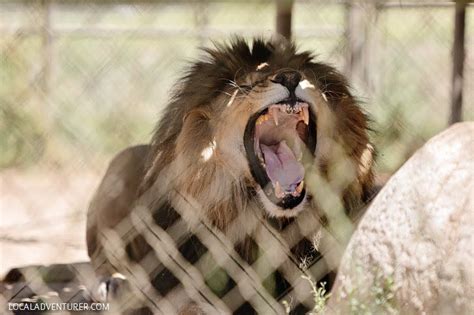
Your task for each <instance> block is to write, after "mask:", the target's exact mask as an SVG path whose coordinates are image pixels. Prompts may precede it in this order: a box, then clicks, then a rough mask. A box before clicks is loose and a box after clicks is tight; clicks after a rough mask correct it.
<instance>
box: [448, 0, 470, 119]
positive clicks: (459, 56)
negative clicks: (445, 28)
mask: <svg viewBox="0 0 474 315" xmlns="http://www.w3.org/2000/svg"><path fill="white" fill-rule="evenodd" d="M466 4H467V1H466V0H458V1H456V13H455V17H454V43H453V76H452V81H451V84H452V85H451V117H450V118H449V124H454V123H456V122H459V121H461V119H462V94H463V83H464V80H463V71H464V56H465V51H464V49H465V48H464V38H465V33H466Z"/></svg>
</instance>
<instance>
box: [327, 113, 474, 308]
mask: <svg viewBox="0 0 474 315" xmlns="http://www.w3.org/2000/svg"><path fill="white" fill-rule="evenodd" d="M473 158H474V123H472V122H470V123H461V124H456V125H454V126H452V127H451V128H449V129H448V130H446V131H444V132H442V133H441V134H439V135H438V136H436V137H434V138H433V139H431V140H430V141H428V142H427V143H426V144H425V145H424V146H423V148H421V149H420V150H419V151H417V152H416V153H415V154H414V155H413V157H412V158H411V159H410V160H409V161H408V162H407V163H406V164H405V165H403V167H402V168H401V169H400V170H399V171H398V172H397V173H396V174H395V175H394V176H393V177H392V178H391V179H390V180H389V182H388V183H387V184H386V186H385V187H384V189H383V190H382V191H381V192H380V194H379V195H378V196H377V197H376V199H375V200H374V202H373V204H372V205H371V206H370V208H369V209H368V210H367V212H366V214H365V215H364V217H363V218H362V220H361V222H360V224H359V226H358V227H357V229H356V231H355V233H354V235H353V237H352V239H351V240H350V242H349V245H348V248H347V250H346V252H345V253H344V256H343V259H342V262H341V265H340V269H339V270H340V271H339V274H338V276H337V279H336V283H335V286H334V289H333V291H332V296H331V298H330V300H329V302H328V305H327V308H326V310H327V313H329V314H333V313H334V314H351V313H352V314H390V313H401V314H474V204H473V198H474V176H473V173H474V165H473V164H474V162H473V161H474V159H473Z"/></svg>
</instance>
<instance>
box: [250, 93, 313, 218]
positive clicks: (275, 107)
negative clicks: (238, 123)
mask: <svg viewBox="0 0 474 315" xmlns="http://www.w3.org/2000/svg"><path fill="white" fill-rule="evenodd" d="M244 145H245V150H246V152H247V159H248V161H249V165H250V169H251V172H252V175H253V176H254V178H255V180H256V181H257V182H258V184H259V185H260V186H261V187H262V189H263V191H264V192H265V195H266V196H267V197H268V199H269V200H270V201H272V202H273V203H274V204H276V205H277V206H279V207H281V208H283V209H291V208H294V207H296V206H297V205H299V204H300V203H301V201H303V199H304V197H305V194H306V190H305V184H304V175H305V169H304V166H303V160H304V154H306V152H308V151H309V152H310V153H311V154H312V155H313V154H314V152H315V149H316V122H315V117H314V114H313V113H312V111H311V109H310V106H309V105H308V103H305V102H304V101H301V100H299V99H285V100H282V101H280V102H278V103H275V104H271V105H269V106H267V107H265V108H264V109H263V110H262V111H260V112H258V113H256V114H254V115H253V116H252V117H250V119H249V121H248V122H247V127H246V129H245V134H244Z"/></svg>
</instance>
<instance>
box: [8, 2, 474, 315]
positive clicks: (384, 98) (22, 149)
mask: <svg viewBox="0 0 474 315" xmlns="http://www.w3.org/2000/svg"><path fill="white" fill-rule="evenodd" d="M275 9H276V5H275V2H274V1H260V0H259V1H114V2H109V1H92V0H90V1H88V0H84V1H3V2H1V3H0V56H1V59H0V77H1V84H0V152H1V154H0V168H1V173H0V179H1V182H0V190H1V193H0V202H1V211H2V223H1V225H0V253H1V256H2V259H1V266H0V267H1V268H0V272H1V273H5V272H6V271H8V270H9V269H10V268H12V267H17V266H23V265H31V264H33V265H34V264H43V265H44V264H51V263H57V262H63V263H69V262H77V261H85V260H87V255H86V251H85V236H84V233H85V230H86V228H85V209H87V204H88V202H89V200H90V199H91V196H92V194H93V192H94V189H95V188H96V187H97V185H98V183H99V180H100V177H101V176H102V175H103V173H104V170H105V168H106V166H107V163H108V162H109V160H110V159H111V157H112V156H113V155H114V154H115V153H117V152H118V151H120V150H122V149H123V148H125V147H127V146H130V145H132V144H138V143H147V142H149V140H150V137H151V133H152V131H153V128H154V127H155V124H156V122H157V120H158V118H159V117H160V112H161V110H162V109H163V108H164V106H165V105H166V104H167V102H168V100H169V95H170V91H171V90H173V88H174V86H173V84H175V82H176V81H177V79H178V78H179V77H180V75H181V74H182V70H183V68H185V66H186V65H187V63H188V62H189V60H194V59H196V58H198V57H199V56H200V54H201V53H200V51H199V50H198V47H200V46H209V45H212V42H213V41H216V42H220V41H225V40H227V39H229V37H230V35H231V34H239V35H242V36H244V37H246V38H251V37H253V36H271V35H272V34H273V30H274V25H275ZM473 12H474V10H473V7H472V5H470V4H469V5H468V6H467V10H466V15H467V17H466V21H467V24H466V30H467V32H466V44H465V46H466V47H467V50H466V56H465V65H464V78H465V82H464V104H463V105H464V107H463V117H464V120H472V119H474V104H473V102H472V99H473V98H474V95H473V90H472V89H471V88H469V87H471V86H474V82H473V80H474V55H473V51H472V49H470V48H471V47H473V46H474V37H473V34H472V31H471V30H473V29H474V27H473V23H474V20H473V14H474V13H473ZM292 25H293V26H292V33H293V38H294V40H295V41H296V42H297V43H298V46H299V47H301V49H308V50H311V51H313V52H315V53H316V54H317V60H319V61H322V62H326V63H330V64H333V65H335V66H336V67H337V68H338V69H340V70H341V71H343V72H344V73H345V74H346V75H347V76H348V78H349V80H350V82H352V83H353V86H354V93H355V95H357V96H358V97H359V99H360V100H361V102H362V104H363V105H362V106H363V108H364V110H365V111H366V112H367V113H369V114H370V116H371V117H372V129H373V130H374V132H373V133H372V137H373V142H374V143H375V145H376V147H377V149H378V152H379V156H378V164H377V169H378V173H379V174H380V176H381V177H382V178H386V177H388V176H389V175H390V174H392V173H393V172H394V171H396V170H397V169H398V168H399V167H400V165H401V164H403V162H404V161H405V160H406V159H407V158H408V157H409V156H411V154H412V153H413V152H414V151H415V150H416V149H417V148H419V147H420V146H421V145H422V144H423V143H424V142H425V141H426V140H427V139H429V138H430V137H431V136H433V135H434V134H436V133H437V132H439V131H441V130H443V129H444V128H445V127H446V126H447V125H448V120H449V110H450V97H451V96H450V93H451V75H452V74H451V71H452V58H451V50H452V46H453V28H454V3H452V2H446V1H429V2H426V1H409V2H408V1H378V2H376V1H360V2H358V4H357V5H355V6H351V5H349V3H348V2H347V1H336V0H335V1H303V0H302V1H296V2H295V4H294V7H293V24H292ZM357 52H360V54H357ZM144 217H146V214H144ZM144 217H139V218H136V219H137V220H138V223H136V224H138V225H139V226H141V225H140V224H145V225H146V224H147V221H146V220H145V219H144ZM147 219H149V218H147ZM303 220H304V219H301V220H299V223H298V224H300V225H301V224H303V222H301V221H303ZM142 221H143V222H142ZM262 224H265V223H264V222H262ZM303 225H304V224H303ZM267 231H268V233H267V234H264V235H262V236H261V239H259V240H254V241H255V242H256V243H257V244H258V245H259V247H261V248H262V249H263V250H264V252H266V253H267V254H268V255H270V257H273V258H274V259H276V262H272V261H267V260H268V259H269V258H268V257H266V258H265V259H267V260H265V261H260V262H259V263H260V265H252V267H253V268H255V269H256V270H257V271H255V270H251V269H245V268H244V269H245V274H246V276H242V270H240V269H239V268H242V266H246V264H245V263H240V262H238V263H235V262H233V261H229V260H226V261H221V262H216V264H217V265H219V266H221V267H222V268H225V269H226V270H227V272H229V270H231V271H230V273H232V270H233V272H234V276H232V275H231V278H232V279H233V280H232V281H233V282H234V286H231V287H225V288H224V289H222V290H221V293H222V292H224V293H222V295H221V296H219V294H218V298H216V297H215V296H214V295H215V294H214V293H209V292H204V293H203V292H202V291H200V290H201V289H202V286H201V285H200V284H199V283H200V282H199V281H202V279H201V280H199V279H198V278H196V277H195V276H194V275H193V273H192V272H191V273H190V274H182V275H181V277H180V280H182V282H184V283H188V284H189V286H190V287H191V288H190V289H189V290H190V291H193V290H196V288H197V291H196V294H201V295H202V294H204V295H206V296H207V298H208V299H209V300H210V301H211V302H212V301H214V302H215V303H210V304H212V305H214V304H216V305H220V303H221V302H220V300H221V299H223V300H224V301H226V299H227V302H228V301H229V300H235V301H237V300H238V299H237V298H236V296H237V295H239V294H241V292H239V290H237V289H235V288H238V287H240V291H245V290H244V289H242V288H247V289H248V290H249V292H254V291H255V292H254V293H256V295H258V297H255V296H254V297H250V296H249V297H246V296H243V297H242V296H241V297H240V299H241V300H242V301H241V302H242V303H243V302H244V301H247V300H248V301H250V304H251V307H252V308H254V309H256V310H259V311H261V312H263V313H268V312H270V311H271V310H273V311H275V312H279V311H282V310H284V304H281V303H280V302H277V301H274V300H273V298H272V296H271V294H270V295H269V294H267V293H268V292H269V289H268V286H271V283H270V284H268V282H267V287H266V288H265V289H263V287H262V284H261V281H262V280H265V279H266V277H268V275H269V274H268V272H269V271H268V270H267V269H266V268H263V267H262V266H264V265H265V264H269V263H270V262H272V263H274V264H275V266H273V265H272V264H270V266H272V268H270V269H275V268H277V267H278V266H279V265H280V263H281V261H280V260H284V259H286V258H288V257H286V256H281V255H279V254H278V253H280V254H281V253H286V252H288V251H290V249H291V248H292V247H293V246H294V245H295V244H286V245H285V246H289V248H286V247H285V246H283V247H282V248H281V251H278V250H276V249H278V248H280V247H281V246H282V243H281V242H280V240H278V239H274V238H273V237H271V236H272V235H273V234H272V233H271V231H272V227H271V226H270V227H268V230H267ZM162 232H163V231H158V232H157V233H158V234H159V233H162ZM202 233H204V234H206V235H208V234H209V233H205V232H202ZM112 237H113V236H112ZM302 237H303V236H302ZM304 237H306V238H307V239H309V241H310V242H313V241H314V242H316V241H317V238H318V236H317V235H309V234H308V235H304ZM319 237H320V236H319ZM165 239H166V238H165ZM219 239H220V238H219V236H218V235H217V236H216V235H211V236H210V237H209V236H207V237H203V239H201V238H199V240H200V241H202V242H203V243H204V245H205V247H206V250H207V251H209V252H213V251H215V250H216V249H215V248H219V249H221V250H222V251H224V252H226V253H228V255H229V256H230V257H233V259H234V260H236V261H238V257H237V258H236V257H235V253H233V252H232V244H231V245H229V244H223V243H220V241H219ZM298 241H300V240H295V242H298ZM157 246H158V247H160V246H161V247H160V249H161V250H163V248H167V247H166V246H167V244H166V242H165V244H158V245H157ZM174 250H176V249H174ZM168 251H170V252H168ZM172 251H173V249H172V248H168V249H166V250H165V252H166V253H167V254H168V255H170V256H172ZM275 251H276V252H277V253H275ZM272 253H273V256H272ZM203 255H204V256H203V257H208V256H209V255H207V254H203ZM213 257H214V258H215V255H213ZM198 258H199V261H201V259H202V260H204V259H209V257H208V258H202V257H201V256H200V257H198ZM162 260H166V257H163V259H162ZM181 263H183V264H184V267H183V266H182V265H181ZM300 263H301V262H291V263H290V264H289V267H287V268H289V269H288V270H281V274H280V277H281V276H282V275H284V278H285V279H286V280H285V281H287V282H288V287H291V286H292V287H293V288H296V289H295V290H294V292H297V294H296V295H294V296H292V299H293V298H294V299H296V300H295V301H291V302H292V303H293V304H292V306H291V308H292V309H294V308H295V307H297V306H298V305H299V304H301V305H305V307H307V308H308V307H309V308H311V304H312V303H313V304H314V302H315V300H314V299H313V296H312V294H313V293H314V292H317V288H316V291H312V290H311V286H310V284H314V283H311V281H310V282H308V281H306V280H307V279H303V278H301V277H299V276H295V274H298V273H294V272H291V269H292V268H293V269H294V268H296V269H298V270H300V269H301V265H300ZM229 264H231V265H232V266H229ZM303 265H304V263H303ZM177 266H179V267H180V268H182V269H183V268H184V269H186V268H190V267H189V266H188V264H187V263H186V262H179V263H178V264H177ZM311 266H312V267H311V268H313V269H312V270H311V273H312V274H313V275H316V276H315V278H317V279H320V278H321V277H322V276H324V275H325V274H326V273H327V271H328V270H327V269H328V268H327V266H322V265H321V264H314V265H311ZM153 267H155V266H153ZM273 267H275V268H273ZM78 268H79V269H80V270H79V271H78V270H75V271H74V272H75V273H78V274H80V275H82V276H83V277H82V278H81V280H80V281H79V282H80V283H89V282H90V280H87V279H90V278H92V276H91V273H90V272H91V271H90V270H88V269H87V267H85V268H84V269H81V268H82V267H78ZM196 268H198V269H199V265H198V266H197V267H196ZM318 268H319V269H318ZM303 269H304V268H303ZM54 270H55V269H54V268H53V269H48V270H46V269H45V270H44V272H43V274H41V277H40V278H41V279H44V278H45V274H46V275H51V274H55V271H54ZM289 270H290V271H289ZM142 271H143V270H142ZM146 272H151V271H150V270H147V271H146ZM153 272H156V271H153ZM216 272H217V273H218V271H216ZM138 274H140V271H138ZM178 274H179V272H178ZM237 274H238V275H239V276H237ZM46 277H48V276H46ZM239 277H243V278H242V279H244V280H241V279H239ZM207 280H208V279H207ZM220 280H222V279H220V278H219V274H218V275H217V276H215V277H214V279H213V280H212V281H217V284H216V285H219V284H220V282H219V281H220ZM257 280H258V281H257ZM29 281H30V282H31V283H36V282H38V275H37V274H36V273H33V274H32V276H31V277H30V278H29ZM194 281H197V282H194ZM40 282H41V281H40ZM263 282H265V281H263ZM300 282H301V283H302V284H301V285H302V287H301V288H303V289H298V287H299V283H300ZM226 283H227V282H226ZM246 283H247V284H246ZM36 285H37V287H38V286H39V287H41V285H42V284H41V283H39V284H36ZM225 285H226V284H223V286H225ZM264 286H265V285H264ZM193 287H194V289H193ZM49 288H51V287H49ZM49 288H48V289H49ZM33 291H34V290H33ZM37 291H38V290H37ZM39 291H44V292H47V291H48V290H39ZM68 292H69V291H68ZM68 292H63V293H62V294H63V295H67V296H68V297H69V298H71V296H73V297H77V295H71V294H69V293H68ZM319 292H320V293H321V291H319ZM66 293H67V294H66ZM257 293H258V294H257ZM25 294H26V293H25ZM45 294H46V293H45ZM68 294H69V295H68ZM26 295H27V294H26ZM26 295H25V296H26ZM250 295H251V294H250ZM323 295H324V294H323ZM323 295H322V296H323ZM226 296H227V298H226ZM319 298H322V297H319ZM280 299H281V300H283V301H287V302H290V298H289V296H288V295H285V294H283V295H282V296H281V297H280ZM4 301H5V300H4ZM317 301H320V300H317ZM317 301H316V303H317ZM227 304H228V303H227ZM235 304H236V305H235V308H233V309H230V311H235V310H237V309H238V308H239V307H242V306H241V305H240V304H239V303H238V302H235ZM172 306H173V303H172V301H171V302H170V303H168V302H167V300H166V299H164V300H163V303H162V306H161V307H162V308H161V310H168V309H172V310H173V307H172ZM222 307H224V306H222ZM226 307H228V306H226ZM159 309H160V308H159ZM244 310H245V308H244Z"/></svg>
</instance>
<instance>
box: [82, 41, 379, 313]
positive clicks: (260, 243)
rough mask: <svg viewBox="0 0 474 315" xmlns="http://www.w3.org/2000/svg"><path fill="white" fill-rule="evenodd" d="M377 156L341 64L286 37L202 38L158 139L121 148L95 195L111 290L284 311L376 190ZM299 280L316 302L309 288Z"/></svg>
mask: <svg viewBox="0 0 474 315" xmlns="http://www.w3.org/2000/svg"><path fill="white" fill-rule="evenodd" d="M373 166H374V149H373V146H372V145H371V143H370V140H369V122H368V118H367V115H366V114H365V113H364V111H363V110H362V108H361V107H360V105H359V104H358V102H357V100H356V99H355V97H354V96H353V95H352V94H351V93H350V89H349V86H348V83H347V81H346V79H345V78H344V76H343V75H341V74H340V73H339V72H338V71H337V70H336V69H335V68H333V67H331V66H329V65H326V64H324V63H320V62H317V61H315V57H314V56H313V54H312V53H310V52H307V51H298V50H297V48H296V46H295V44H294V43H292V42H289V41H286V40H282V39H270V40H264V39H261V38H257V39H254V40H252V41H251V42H247V41H246V40H244V39H242V38H240V37H236V38H234V39H233V40H231V41H230V42H229V43H224V44H214V47H213V48H204V49H203V57H202V59H201V60H199V61H196V62H194V63H192V64H191V65H190V67H189V68H188V70H187V72H186V73H185V75H184V76H183V77H182V79H181V80H180V81H179V82H178V83H177V84H176V87H175V91H174V94H173V97H172V98H171V100H170V102H169V104H168V105H167V106H166V108H165V110H164V112H163V114H162V117H161V120H160V121H159V123H158V125H157V128H156V130H155V132H154V135H153V138H152V140H151V143H150V144H148V145H141V146H135V147H131V148H128V149H125V150H124V151H122V152H121V153H119V154H118V155H117V156H116V157H115V158H114V159H113V160H112V162H111V163H110V166H109V168H108V170H107V172H106V174H105V176H104V178H103V180H102V182H101V184H100V186H99V188H98V190H97V192H96V193H95V196H94V197H93V200H92V201H91V204H90V207H89V211H88V222H87V248H88V253H89V256H90V258H91V262H92V264H93V266H94V268H95V269H96V272H97V274H98V276H99V277H100V279H102V284H101V286H100V288H99V290H98V292H101V293H100V294H99V295H100V296H101V298H106V299H107V298H110V297H112V296H113V297H114V299H115V300H121V301H122V304H121V309H124V308H125V306H124V304H123V303H125V301H129V297H130V296H133V297H134V298H136V300H137V301H141V302H139V303H142V304H139V305H142V306H143V307H141V308H139V309H140V310H143V309H147V310H148V311H150V312H156V313H166V314H168V313H182V314H194V313H228V312H235V313H244V314H248V313H254V312H258V313H268V312H276V313H279V312H283V308H282V305H281V304H280V303H278V302H276V301H275V299H276V300H284V299H288V298H289V299H293V298H294V297H293V296H292V295H291V294H290V293H289V292H291V291H292V290H293V289H294V288H293V286H294V284H295V283H296V282H298V281H299V278H300V275H301V274H305V272H309V271H311V268H312V267H311V266H313V265H314V264H315V262H318V261H319V260H320V258H321V254H322V253H321V252H322V251H321V249H318V248H317V247H318V245H317V244H315V243H318V242H319V241H315V239H317V238H318V236H319V238H320V236H321V235H320V234H318V233H319V232H320V231H321V230H322V229H323V228H324V227H326V228H327V229H326V230H334V231H336V230H337V229H331V222H339V221H340V220H339V219H338V218H337V217H336V216H334V213H338V211H339V210H341V209H342V210H343V212H344V213H345V214H346V215H347V217H348V218H349V221H351V222H354V221H355V220H356V219H357V218H358V217H359V216H360V213H361V211H362V209H364V207H365V205H366V204H367V203H368V202H369V200H370V199H371V197H372V195H373V191H374V172H373ZM339 212H340V211H339ZM336 234H337V233H336ZM339 236H340V235H339ZM325 239H326V238H325V237H323V240H325ZM335 239H337V236H336V237H335ZM326 247H331V245H329V246H326ZM322 256H325V255H324V253H323V255H322ZM324 258H326V257H324ZM334 267H335V266H327V264H326V265H325V266H324V268H323V269H326V270H324V271H321V270H320V271H318V272H319V273H318V272H316V274H315V273H314V272H313V276H314V277H315V280H320V279H321V278H322V277H324V276H325V275H326V274H328V272H330V271H331V270H333V269H334ZM318 270H319V269H318ZM313 271H314V270H313ZM328 277H329V278H327V279H328V280H331V277H333V274H332V276H331V273H329V275H328ZM269 279H270V280H269ZM260 280H261V281H260ZM262 283H263V284H262ZM124 287H126V288H127V289H123V288H124ZM123 292H133V293H127V296H128V297H127V298H123V296H124V293H123ZM293 292H296V293H295V294H297V295H298V294H300V296H297V300H298V301H297V302H299V304H298V303H296V304H295V305H293V306H291V308H292V309H294V310H296V311H298V310H299V311H302V310H305V309H306V310H307V309H308V306H307V304H308V302H307V300H308V297H309V299H311V298H310V296H308V294H309V295H310V294H311V293H310V290H309V289H308V290H306V293H308V294H306V297H304V296H301V290H299V291H298V290H293ZM298 292H299V293H298ZM303 293H304V292H303ZM303 295H304V294H303ZM119 296H122V298H121V299H120V298H118V297H119ZM143 301H145V302H143ZM126 303H128V302H126Z"/></svg>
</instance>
